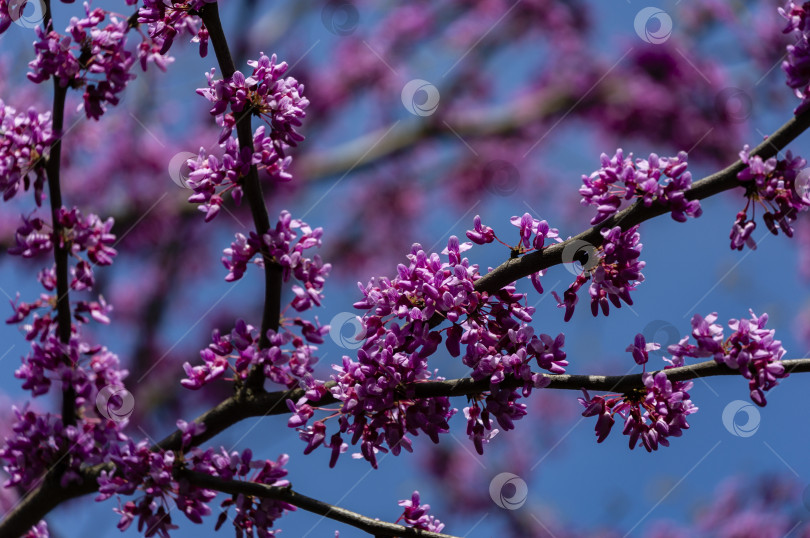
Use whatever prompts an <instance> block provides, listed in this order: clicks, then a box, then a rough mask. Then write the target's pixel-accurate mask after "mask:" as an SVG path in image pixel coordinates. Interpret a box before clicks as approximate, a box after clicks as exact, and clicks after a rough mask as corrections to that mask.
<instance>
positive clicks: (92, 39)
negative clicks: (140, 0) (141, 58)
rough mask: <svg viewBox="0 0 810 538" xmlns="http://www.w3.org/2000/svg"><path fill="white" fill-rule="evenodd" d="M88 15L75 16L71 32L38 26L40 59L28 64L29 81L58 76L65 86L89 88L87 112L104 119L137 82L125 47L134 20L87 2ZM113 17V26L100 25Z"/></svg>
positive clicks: (38, 53) (37, 58)
mask: <svg viewBox="0 0 810 538" xmlns="http://www.w3.org/2000/svg"><path fill="white" fill-rule="evenodd" d="M84 7H85V12H86V15H87V16H86V17H85V18H82V19H79V18H77V17H73V18H72V19H71V20H70V25H68V27H67V34H68V35H62V34H59V33H58V32H56V31H55V30H52V29H51V30H48V31H46V30H43V29H42V28H41V27H37V29H36V32H37V37H38V38H39V41H38V42H36V43H35V44H34V50H35V51H36V53H37V57H36V58H35V59H34V60H33V61H32V62H31V63H30V64H29V66H30V67H31V72H30V73H29V74H28V78H29V80H31V81H32V82H36V83H40V82H44V81H45V80H48V79H49V78H51V77H55V79H56V80H58V81H59V84H60V85H61V86H62V87H70V88H80V87H84V111H85V114H86V115H87V117H88V118H93V119H96V120H97V119H99V118H100V117H101V115H102V114H104V111H105V109H106V104H107V103H109V104H111V105H117V104H118V102H119V99H120V97H119V94H120V93H121V92H123V91H124V89H125V88H126V86H127V83H128V82H129V81H130V80H132V79H134V78H135V75H133V74H132V73H130V69H131V68H132V66H133V65H134V63H135V56H134V55H133V54H132V52H130V51H128V50H127V49H126V40H127V32H128V31H129V22H128V21H127V20H126V19H125V18H124V19H120V18H119V17H118V16H116V15H114V14H112V13H110V12H108V11H105V10H103V9H101V8H96V9H93V10H92V11H91V9H90V5H89V4H87V3H85V5H84ZM108 15H109V17H110V22H109V24H107V25H106V26H103V27H102V26H101V24H102V23H103V22H104V20H105V19H106V18H107V16H108Z"/></svg>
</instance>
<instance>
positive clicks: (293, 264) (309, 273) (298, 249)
mask: <svg viewBox="0 0 810 538" xmlns="http://www.w3.org/2000/svg"><path fill="white" fill-rule="evenodd" d="M322 236H323V229H322V228H315V229H314V230H313V229H312V228H311V227H310V226H309V225H308V224H307V223H306V222H304V221H302V220H300V219H294V218H292V215H291V214H290V212H289V211H286V210H284V211H282V212H281V214H280V215H279V220H278V222H277V223H276V226H275V228H271V229H269V230H268V231H267V232H266V233H264V234H262V236H261V237H259V236H258V235H257V234H256V233H254V232H250V236H249V237H245V236H244V235H243V234H236V241H234V242H233V243H231V246H230V248H227V249H225V250H224V251H223V253H224V254H225V256H223V257H222V263H223V265H225V268H226V269H228V271H229V273H228V275H227V276H226V277H225V280H227V281H228V282H232V281H235V280H239V279H240V278H242V275H243V274H244V273H245V270H246V269H247V265H248V264H249V263H255V264H256V265H258V266H259V267H265V265H266V264H267V263H272V264H275V265H278V266H280V267H281V269H282V272H283V273H282V278H283V280H284V282H287V281H288V280H289V279H290V276H295V278H296V279H297V280H298V281H299V282H300V283H301V284H303V287H301V286H299V285H297V284H296V285H293V286H292V291H293V294H294V295H295V297H294V298H293V300H292V302H291V306H292V307H293V308H294V309H295V310H297V311H298V312H303V311H304V310H308V309H310V308H312V307H313V306H320V305H321V301H322V300H323V293H322V291H323V286H324V283H325V282H326V277H327V276H328V275H329V271H330V270H331V268H332V266H331V264H328V263H323V260H321V257H320V256H319V255H317V254H315V255H314V256H312V257H311V258H310V257H307V256H305V255H304V251H305V250H308V249H310V248H315V247H320V246H321V237H322ZM263 249H264V250H265V251H266V252H267V255H268V256H269V260H267V261H265V260H264V258H263V257H261V256H259V257H258V258H256V255H257V254H259V253H260V252H261V251H262V250H263ZM254 258H255V259H254Z"/></svg>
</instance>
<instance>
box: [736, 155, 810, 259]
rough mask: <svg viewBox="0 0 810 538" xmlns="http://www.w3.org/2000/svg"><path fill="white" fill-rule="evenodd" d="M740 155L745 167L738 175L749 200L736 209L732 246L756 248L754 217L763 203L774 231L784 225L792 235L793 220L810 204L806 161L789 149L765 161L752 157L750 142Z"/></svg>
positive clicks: (769, 227) (757, 156) (809, 181)
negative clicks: (749, 210)
mask: <svg viewBox="0 0 810 538" xmlns="http://www.w3.org/2000/svg"><path fill="white" fill-rule="evenodd" d="M740 159H741V160H742V162H743V163H744V164H745V168H743V170H742V171H740V173H739V174H737V179H739V180H740V182H741V184H742V186H743V187H745V196H746V198H747V199H748V200H747V202H746V204H745V208H743V210H742V211H740V212H739V213H737V218H736V220H735V221H734V225H733V226H732V228H731V235H730V239H731V248H732V249H736V250H742V249H743V246H748V248H750V249H756V248H757V243H756V241H755V240H754V238H753V237H751V234H752V233H753V231H754V230H755V229H756V226H757V224H756V222H755V221H754V216H755V215H756V208H757V206H760V207H762V210H763V211H764V214H763V215H762V221H763V222H764V223H765V226H766V227H767V228H768V230H769V231H770V232H771V233H772V234H774V235H778V234H779V230H780V229H781V230H782V232H783V233H784V234H785V235H786V236H788V237H793V227H792V226H791V224H792V223H793V222H794V221H795V220H796V218H797V217H798V213H799V212H800V211H806V210H807V209H808V207H810V192H808V189H810V175H808V174H807V172H806V171H805V166H806V165H807V161H806V160H804V159H803V158H801V157H799V156H795V157H794V156H793V154H792V153H791V152H790V151H788V152H787V154H786V155H785V158H784V159H780V160H777V159H776V158H775V157H771V158H770V159H768V160H766V161H763V160H762V157H760V156H759V155H755V156H753V157H751V155H750V153H749V151H748V145H746V146H745V147H744V148H743V150H742V151H741V152H740ZM749 207H751V217H750V218H749V216H748V208H749Z"/></svg>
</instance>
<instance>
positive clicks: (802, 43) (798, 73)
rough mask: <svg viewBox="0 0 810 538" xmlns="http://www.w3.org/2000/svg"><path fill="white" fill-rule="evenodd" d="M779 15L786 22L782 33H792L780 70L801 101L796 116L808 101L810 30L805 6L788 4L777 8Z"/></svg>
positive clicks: (809, 85)
mask: <svg viewBox="0 0 810 538" xmlns="http://www.w3.org/2000/svg"><path fill="white" fill-rule="evenodd" d="M778 11H779V14H780V15H782V16H783V17H784V18H786V19H787V20H788V24H787V26H786V27H785V30H784V33H793V34H794V35H793V36H792V37H793V40H792V41H793V44H791V45H788V46H787V57H786V59H785V60H784V61H783V62H782V69H783V70H784V71H785V74H786V75H787V80H786V83H787V85H788V86H789V87H790V88H793V92H794V93H795V94H796V97H798V98H799V99H801V100H802V102H801V104H799V106H797V107H796V110H794V111H793V113H794V114H796V115H798V114H801V113H802V112H804V111H805V110H807V107H808V104H810V99H808V95H809V94H808V91H810V88H809V87H810V42H809V41H808V35H810V28H808V24H807V16H808V10H807V4H806V3H803V4H801V5H797V4H796V3H794V2H788V4H787V7H786V8H778Z"/></svg>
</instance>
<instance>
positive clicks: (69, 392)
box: [45, 76, 76, 426]
mask: <svg viewBox="0 0 810 538" xmlns="http://www.w3.org/2000/svg"><path fill="white" fill-rule="evenodd" d="M66 97H67V88H66V87H65V88H63V87H62V86H60V85H59V79H58V78H57V77H56V76H54V77H53V118H52V129H53V135H54V136H55V137H56V140H55V141H54V142H53V144H51V148H50V152H49V154H48V161H47V163H46V164H45V171H46V172H47V174H48V198H49V199H50V200H49V201H50V205H51V222H52V227H53V255H54V261H55V265H56V321H57V330H58V331H59V341H60V342H62V343H63V344H65V345H67V344H69V343H70V332H71V331H70V327H71V321H70V280H69V274H70V270H69V268H68V249H69V245H67V244H65V243H64V242H63V238H62V236H63V230H62V226H61V225H60V224H59V218H58V214H59V210H60V209H61V208H62V186H61V184H60V177H59V176H60V171H61V160H62V134H63V133H62V130H63V129H64V124H65V99H66ZM62 360H63V362H64V363H65V364H66V365H67V366H68V367H70V368H73V366H74V365H73V364H71V362H70V358H69V357H68V356H67V355H64V356H63V357H62ZM62 421H63V422H64V423H65V425H66V426H71V425H74V424H76V391H75V390H74V389H73V386H72V385H71V384H70V383H66V384H65V385H64V386H63V388H62Z"/></svg>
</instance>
